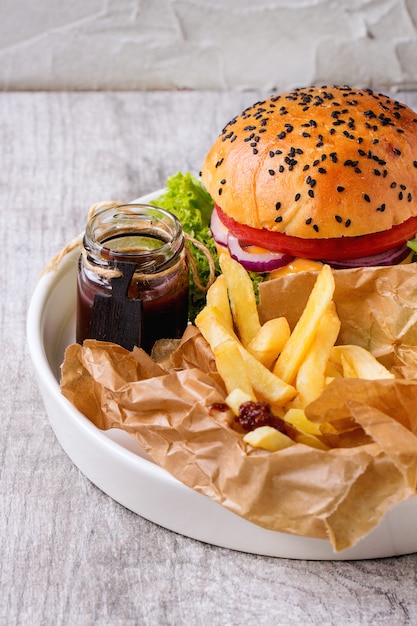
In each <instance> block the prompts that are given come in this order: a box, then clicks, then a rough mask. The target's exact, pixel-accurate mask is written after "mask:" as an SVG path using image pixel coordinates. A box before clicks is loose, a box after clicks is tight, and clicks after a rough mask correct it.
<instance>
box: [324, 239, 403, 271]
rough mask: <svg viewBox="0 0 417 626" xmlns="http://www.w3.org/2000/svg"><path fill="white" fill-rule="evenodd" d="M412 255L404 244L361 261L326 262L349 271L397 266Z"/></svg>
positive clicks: (363, 258)
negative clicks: (381, 266) (380, 266)
mask: <svg viewBox="0 0 417 626" xmlns="http://www.w3.org/2000/svg"><path fill="white" fill-rule="evenodd" d="M409 254H410V248H409V247H408V246H407V244H406V243H405V244H403V245H401V246H398V247H396V248H392V249H391V250H387V251H386V252H380V253H379V254H372V255H371V256H365V257H362V258H361V259H352V260H350V261H349V260H348V259H345V260H343V261H326V263H328V264H329V265H330V266H331V267H334V268H335V269H349V268H355V267H374V266H377V265H397V264H398V263H401V261H404V259H406V258H407V256H408V255H409Z"/></svg>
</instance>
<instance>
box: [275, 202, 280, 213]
mask: <svg viewBox="0 0 417 626" xmlns="http://www.w3.org/2000/svg"><path fill="white" fill-rule="evenodd" d="M275 208H276V210H277V211H279V209H280V208H281V202H277V203H276V204H275Z"/></svg>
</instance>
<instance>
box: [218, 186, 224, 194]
mask: <svg viewBox="0 0 417 626" xmlns="http://www.w3.org/2000/svg"><path fill="white" fill-rule="evenodd" d="M222 191H223V189H222V188H221V187H220V189H219V191H218V194H219V196H221V195H222Z"/></svg>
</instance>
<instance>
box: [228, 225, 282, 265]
mask: <svg viewBox="0 0 417 626" xmlns="http://www.w3.org/2000/svg"><path fill="white" fill-rule="evenodd" d="M227 246H228V248H229V252H230V256H231V257H232V258H233V259H235V260H236V261H239V263H240V264H241V265H243V267H244V268H245V269H247V270H248V271H249V272H259V273H261V274H262V273H264V272H272V270H276V269H278V268H279V267H283V266H284V265H288V263H290V262H291V261H292V260H293V258H294V257H293V256H290V255H289V254H281V253H280V252H265V253H257V252H249V251H247V250H245V249H244V248H242V246H241V244H240V241H239V239H238V238H237V237H235V236H234V235H232V234H231V233H230V232H229V233H228V236H227Z"/></svg>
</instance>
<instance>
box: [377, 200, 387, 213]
mask: <svg viewBox="0 0 417 626" xmlns="http://www.w3.org/2000/svg"><path fill="white" fill-rule="evenodd" d="M377 211H381V213H383V212H384V211H385V202H384V203H383V204H381V206H379V207H378V208H377Z"/></svg>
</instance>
